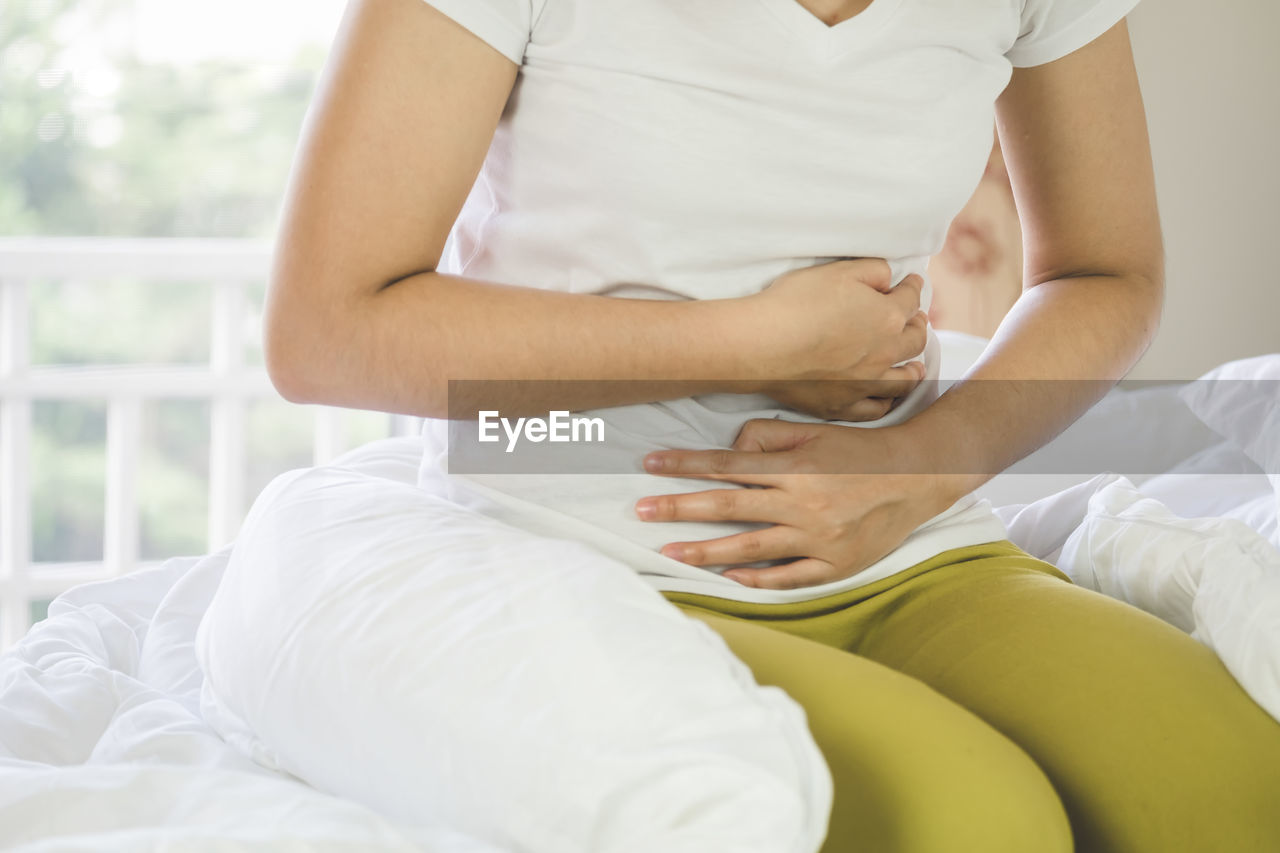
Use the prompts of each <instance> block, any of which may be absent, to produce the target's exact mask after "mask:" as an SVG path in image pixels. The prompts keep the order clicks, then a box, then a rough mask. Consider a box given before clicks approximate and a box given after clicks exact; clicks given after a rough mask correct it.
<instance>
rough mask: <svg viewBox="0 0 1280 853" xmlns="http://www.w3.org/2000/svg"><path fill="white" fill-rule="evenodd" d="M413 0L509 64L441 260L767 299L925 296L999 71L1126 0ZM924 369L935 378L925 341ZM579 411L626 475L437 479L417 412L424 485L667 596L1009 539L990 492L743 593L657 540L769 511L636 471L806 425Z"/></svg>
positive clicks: (696, 534)
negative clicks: (667, 452)
mask: <svg viewBox="0 0 1280 853" xmlns="http://www.w3.org/2000/svg"><path fill="white" fill-rule="evenodd" d="M425 2H429V3H431V5H433V6H434V7H436V8H438V9H439V10H440V11H442V12H444V13H445V14H446V15H448V16H449V17H451V18H452V19H454V20H455V21H457V22H458V23H459V24H461V25H462V26H463V27H465V28H467V29H468V30H470V31H471V32H472V33H474V34H475V35H477V36H478V37H479V38H481V39H483V40H484V41H485V42H487V43H488V44H490V45H491V46H493V47H494V48H495V49H497V50H498V51H500V52H501V53H503V54H504V55H505V56H507V57H508V58H509V59H511V60H512V61H513V62H516V63H519V64H520V66H521V67H520V71H519V74H518V76H517V79H516V83H515V88H514V89H513V91H512V93H511V96H510V99H509V101H508V103H507V106H506V109H505V110H504V112H503V114H502V117H501V119H500V121H499V124H498V127H497V130H496V132H495V135H494V139H493V142H492V145H491V147H490V150H489V153H488V156H487V158H486V160H485V162H484V165H483V167H482V169H481V172H480V175H479V176H478V178H477V180H476V183H475V185H474V187H473V188H472V190H471V193H470V195H469V197H468V198H467V201H466V203H465V205H464V206H463V209H462V211H461V213H460V215H459V217H458V219H457V221H456V223H455V224H454V227H453V229H452V231H451V233H450V235H449V240H448V242H447V243H446V245H445V252H444V257H443V258H442V260H441V264H440V269H441V271H443V272H451V273H456V274H459V275H465V276H468V277H470V278H475V279H480V280H485V281H493V282H503V283H508V284H515V285H523V286H528V287H539V288H545V289H554V290H564V291H572V292H582V293H599V294H609V295H617V296H630V297H647V298H656V299H714V298H725V297H737V296H744V295H747V294H751V293H755V292H758V291H759V290H761V289H763V288H764V287H765V286H767V285H768V284H769V283H770V282H771V281H773V280H774V279H776V278H777V277H778V276H780V275H782V274H783V273H786V272H788V271H790V270H793V269H796V268H799V267H803V266H808V265H811V264H814V263H819V262H822V261H826V260H831V259H835V258H840V257H881V258H886V259H888V260H889V262H890V264H891V266H892V267H893V269H894V281H895V283H896V282H898V281H900V280H901V279H902V278H903V277H905V276H906V275H907V274H908V273H912V272H915V273H919V274H920V275H922V276H925V280H926V286H925V290H924V293H923V295H922V307H923V308H926V309H927V308H928V305H929V301H930V298H931V290H930V288H929V286H928V277H927V275H926V274H925V266H926V264H927V262H928V259H929V257H930V256H931V255H932V254H934V253H936V252H937V251H938V250H939V249H940V248H941V246H942V244H943V241H944V239H945V236H946V233H947V227H948V225H949V224H950V221H951V219H952V218H953V217H954V216H955V215H956V214H957V213H958V212H959V211H960V209H961V207H963V206H964V204H965V202H966V201H967V200H968V198H969V196H970V195H971V194H972V192H973V190H974V189H975V187H976V186H977V183H978V181H979V179H980V177H981V175H982V173H983V170H984V167H985V165H986V162H987V158H988V154H989V152H990V149H991V144H992V132H993V125H994V113H995V107H994V104H995V99H996V97H997V96H998V95H999V94H1000V92H1001V91H1002V90H1003V89H1004V87H1005V86H1006V84H1007V83H1008V81H1009V77H1010V74H1011V71H1012V68H1013V67H1015V66H1018V67H1021V66H1030V65H1037V64H1041V63H1044V62H1048V61H1051V60H1053V59H1056V58H1058V57H1060V56H1064V55H1066V54H1067V53H1070V52H1071V51H1073V50H1075V49H1077V48H1079V47H1081V46H1083V45H1085V44H1087V43H1088V42H1090V41H1092V40H1093V39H1094V38H1096V37H1097V36H1098V35H1100V34H1102V33H1103V32H1105V31H1106V30H1107V29H1109V28H1110V27H1111V26H1112V25H1113V24H1115V23H1116V22H1117V21H1119V20H1120V19H1121V18H1122V17H1124V15H1125V14H1127V13H1128V12H1129V11H1130V9H1131V8H1132V7H1133V6H1135V5H1136V3H1137V0H1056V1H1055V0H1024V2H1020V0H971V2H967V3H955V2H952V1H951V0H873V2H872V3H871V5H870V6H869V7H868V8H867V9H866V10H865V11H863V12H862V13H861V14H859V15H857V16H856V17H854V18H851V19H849V20H847V21H844V22H842V23H839V24H837V25H836V26H834V27H828V26H827V25H826V24H824V23H822V22H821V21H820V20H818V19H817V18H816V17H814V16H813V15H812V14H811V13H809V12H808V11H807V10H806V9H804V8H803V7H802V6H800V5H799V3H797V2H796V0H695V1H694V2H690V0H425ZM582 357H583V358H590V353H587V352H584V353H583V354H582ZM922 360H924V361H925V363H926V367H927V368H928V371H927V376H928V377H929V378H931V379H932V378H936V377H937V375H938V373H937V371H938V362H939V350H938V346H937V340H936V336H934V335H933V334H932V332H931V333H930V340H929V346H928V347H927V348H926V351H925V353H924V354H923V356H922ZM934 389H936V383H932V382H926V383H922V385H921V386H920V387H919V388H918V389H917V391H916V392H915V393H913V394H912V395H911V397H909V398H908V399H907V400H906V401H905V402H904V403H903V404H902V405H900V406H899V407H898V408H897V409H895V411H894V412H893V413H891V414H890V415H889V416H888V417H886V418H883V419H881V420H880V421H872V422H867V423H860V424H853V426H860V427H875V426H883V425H887V424H889V423H894V422H897V421H899V420H902V419H905V418H906V417H908V416H910V415H911V414H914V413H915V412H918V411H919V410H920V409H921V408H922V407H924V406H927V405H928V404H929V403H930V402H931V401H932V398H931V397H930V393H931V392H933V391H934ZM583 414H585V415H593V416H600V417H602V418H603V419H604V420H605V422H606V436H608V440H607V442H606V446H605V447H593V448H591V451H592V453H594V454H595V457H594V458H595V459H596V461H597V463H598V467H597V468H595V469H594V470H601V471H632V472H635V473H632V474H625V475H624V474H615V475H609V474H584V473H574V474H557V475H547V476H535V475H530V474H519V473H511V474H499V473H492V474H484V475H459V474H457V473H455V474H453V475H450V476H448V477H446V476H444V474H443V473H442V472H443V470H444V465H445V462H444V456H445V448H446V433H447V432H448V431H449V429H450V427H448V426H447V425H446V424H445V423H444V422H434V421H429V422H428V424H427V427H426V429H425V430H424V440H425V443H426V445H425V453H424V458H423V465H422V469H421V472H420V477H419V482H420V485H422V486H423V487H424V488H428V489H431V490H435V491H439V492H442V493H447V494H449V495H450V496H451V497H453V498H454V499H455V500H458V501H460V502H463V503H468V504H471V505H473V506H477V507H480V508H482V509H484V510H485V511H486V512H488V513H489V514H491V515H493V516H494V517H498V518H502V519H503V520H505V521H508V522H510V523H512V524H516V525H518V526H523V527H526V528H527V529H531V530H534V531H537V532H542V533H548V534H550V535H556V536H562V537H568V538H576V539H583V540H586V541H590V542H592V543H593V544H595V545H596V546H597V547H600V548H601V549H602V550H604V551H606V552H607V553H610V554H611V555H612V556H615V557H618V558H620V559H623V560H624V561H625V562H627V563H628V564H629V565H632V566H633V567H635V568H636V570H637V571H639V572H640V573H641V574H642V575H643V576H644V577H645V578H646V579H647V580H649V581H650V582H651V583H652V584H653V585H654V586H655V587H656V588H658V589H669V590H684V591H689V592H700V593H705V594H709V595H717V596H721V597H725V598H734V599H739V600H747V601H759V602H781V601H796V600H803V599H808V598H816V597H819V596H822V595H827V594H830V593H832V592H836V591H839V590H843V589H849V588H853V587H856V586H860V585H863V584H866V583H869V582H871V581H873V580H877V579H880V578H883V577H886V576H888V575H890V574H892V573H894V572H896V571H899V570H901V569H903V568H906V567H908V566H910V565H913V564H915V563H917V562H920V561H921V560H924V559H927V558H928V557H930V556H933V555H934V554H937V553H939V552H940V551H943V550H946V549H949V548H955V547H960V546H963V545H972V544H978V543H982V542H990V541H994V540H998V539H1002V538H1005V535H1006V531H1005V529H1004V527H1003V525H1002V524H1001V523H1000V521H999V520H998V519H997V518H996V516H995V515H994V513H992V512H991V508H990V506H989V505H988V504H987V503H986V502H985V501H979V500H977V499H976V498H974V497H972V496H969V497H967V498H965V499H963V500H962V501H960V502H958V503H957V504H956V505H955V506H953V507H951V508H950V509H949V510H947V511H946V512H944V513H943V514H941V515H939V516H937V517H935V518H934V519H931V520H930V521H929V522H928V523H926V524H925V525H922V526H921V527H920V528H919V529H917V530H916V531H915V532H914V533H913V534H912V535H911V537H909V538H908V539H907V541H906V542H905V543H904V544H903V545H902V546H901V547H900V548H898V549H897V550H896V551H894V552H893V553H892V554H890V555H888V556H887V557H885V558H884V559H882V560H880V561H879V562H878V563H876V564H874V565H873V566H871V567H870V568H868V569H866V570H864V571H863V572H861V573H859V574H857V575H855V576H854V577H852V578H848V579H845V580H842V581H838V582H836V583H834V584H824V585H822V586H813V587H805V588H802V589H799V590H758V589H753V588H748V587H744V586H742V585H740V584H737V583H735V582H733V581H731V580H727V579H725V578H722V577H720V576H719V574H718V571H720V570H710V569H705V568H695V567H690V566H687V565H684V564H681V563H677V562H675V561H673V560H668V559H667V558H665V557H662V556H661V555H659V554H657V553H656V551H657V548H658V547H660V546H661V545H662V544H663V543H666V542H671V541H690V540H695V539H705V538H712V537H715V536H721V535H726V534H727V533H729V532H735V531H738V530H743V529H749V528H751V527H756V526H758V525H748V524H718V525H710V524H705V525H704V524H695V523H674V524H646V523H644V522H640V521H638V520H637V519H636V518H635V516H634V512H633V509H632V507H633V505H634V502H635V500H637V499H639V498H640V497H643V496H645V495H654V494H666V493H673V492H676V491H699V490H703V489H707V488H712V487H718V486H717V484H712V483H709V482H706V481H692V480H670V479H661V478H656V477H651V476H649V475H646V474H643V473H641V469H640V467H639V464H640V463H639V460H640V456H641V455H642V454H643V452H645V451H646V450H650V449H657V448H660V447H692V448H699V447H717V446H719V447H724V446H727V445H728V444H730V443H732V441H733V439H734V436H735V435H736V433H737V429H738V428H739V427H740V426H741V424H742V423H743V422H744V421H745V420H747V419H749V418H754V417H785V418H789V419H792V420H813V419H812V418H806V417H804V416H801V415H798V414H797V413H795V412H791V411H788V410H785V409H782V408H780V407H778V406H777V404H776V403H774V402H773V401H772V400H770V399H768V398H765V397H759V396H734V395H709V396H706V397H698V398H690V399H685V400H678V401H671V402H668V403H661V404H650V405H646V406H627V407H619V408H615V409H602V410H597V411H596V412H591V413H583ZM471 428H472V429H474V425H473V426H472V427H471ZM453 429H454V432H455V442H456V440H457V439H458V436H459V434H458V432H457V430H458V429H459V425H457V424H455V425H454V427H453ZM542 449H543V450H546V451H548V452H551V451H552V448H550V447H548V446H545V445H544V446H543V448H542ZM555 450H556V451H557V452H558V451H563V450H564V448H556V449H555ZM610 454H612V456H611V455H610ZM552 456H553V457H555V454H554V453H553V454H552ZM555 458H560V459H563V460H564V462H565V465H566V467H565V468H564V469H563V470H568V471H574V472H581V471H584V470H587V468H585V467H582V460H581V459H579V458H578V457H574V456H568V455H561V456H559V457H555ZM455 461H456V460H455ZM610 466H613V467H610ZM457 467H458V466H456V465H455V468H454V470H455V472H456V471H457Z"/></svg>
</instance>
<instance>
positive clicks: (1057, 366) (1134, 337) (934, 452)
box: [904, 275, 1163, 508]
mask: <svg viewBox="0 0 1280 853" xmlns="http://www.w3.org/2000/svg"><path fill="white" fill-rule="evenodd" d="M1162 299H1163V282H1162V281H1159V280H1155V281H1153V280H1151V279H1149V278H1146V277H1143V276H1138V275H1131V276H1082V277H1078V278H1065V279H1057V280H1054V281H1046V282H1044V283H1042V284H1039V285H1037V286H1035V287H1032V288H1030V289H1028V290H1027V291H1026V292H1024V293H1023V295H1022V297H1021V298H1020V299H1019V300H1018V302H1017V303H1016V304H1015V305H1014V307H1013V308H1012V310H1010V312H1009V314H1008V315H1007V316H1006V318H1005V319H1004V321H1003V322H1002V323H1001V325H1000V327H999V329H998V330H997V331H996V334H995V336H994V338H993V339H992V342H991V344H990V345H989V346H988V347H987V350H986V352H985V353H984V354H983V356H982V358H981V359H980V360H979V361H978V362H977V364H975V365H974V367H973V368H972V369H971V370H970V371H969V372H968V373H967V374H966V375H965V377H964V378H963V379H962V380H961V381H959V382H957V383H956V384H954V385H953V386H952V387H951V388H950V389H949V390H948V391H947V392H946V393H944V394H943V395H942V396H941V397H939V398H938V400H937V401H935V402H934V404H933V405H932V406H930V407H929V408H928V409H926V410H925V411H924V412H922V413H921V414H920V415H918V416H917V417H916V418H914V419H912V420H911V421H910V422H908V423H907V424H904V428H905V429H906V430H908V431H909V432H910V434H911V438H910V445H911V446H913V447H917V448H922V449H924V452H925V453H926V454H927V455H929V456H930V457H931V459H932V460H933V461H932V463H931V464H932V466H933V467H935V468H936V469H937V470H940V471H943V472H946V474H947V476H945V477H944V478H943V479H942V480H941V483H940V490H941V494H940V497H941V499H942V508H945V506H946V505H949V504H950V503H951V502H953V501H954V500H955V499H957V498H959V497H960V496H962V495H964V494H967V493H968V492H970V491H973V490H974V489H976V488H978V487H979V486H981V485H982V484H983V483H985V482H987V481H988V480H990V479H991V478H992V477H993V476H995V475H996V474H998V473H1000V472H1001V471H1002V470H1004V469H1005V468H1007V467H1009V466H1010V465H1012V464H1013V463H1014V462H1017V461H1018V460H1019V459H1021V458H1023V457H1024V456H1026V455H1028V454H1030V453H1032V452H1033V451H1035V450H1037V449H1038V448H1040V447H1042V446H1043V445H1044V444H1046V443H1048V442H1049V441H1050V440H1051V439H1053V438H1054V437H1055V436H1057V435H1058V434H1059V433H1061V432H1062V431H1063V430H1064V429H1066V428H1067V427H1068V426H1069V425H1070V424H1071V423H1072V422H1073V421H1075V420H1076V419H1077V418H1079V417H1080V416H1081V415H1082V414H1083V413H1084V412H1085V411H1087V410H1088V409H1089V407H1090V406H1092V405H1093V404H1094V403H1096V402H1097V401H1098V400H1099V399H1100V398H1101V397H1102V396H1103V395H1105V394H1106V392H1107V391H1108V390H1109V389H1110V388H1111V387H1112V386H1113V385H1114V384H1115V382H1116V381H1118V380H1119V379H1120V378H1121V377H1123V376H1124V375H1125V374H1126V373H1127V372H1128V371H1129V370H1130V369H1131V368H1132V367H1133V365H1134V363H1136V362H1137V360H1138V358H1139V357H1141V355H1142V353H1143V352H1144V351H1145V350H1146V348H1147V347H1148V346H1149V345H1150V343H1151V339H1152V337H1153V336H1154V335H1155V331H1156V327H1157V325H1158V323H1159V317H1160V309H1161V304H1162Z"/></svg>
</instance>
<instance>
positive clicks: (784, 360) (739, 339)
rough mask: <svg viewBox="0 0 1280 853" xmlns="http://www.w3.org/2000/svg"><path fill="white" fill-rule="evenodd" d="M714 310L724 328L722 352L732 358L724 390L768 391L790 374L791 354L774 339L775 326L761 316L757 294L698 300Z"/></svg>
mask: <svg viewBox="0 0 1280 853" xmlns="http://www.w3.org/2000/svg"><path fill="white" fill-rule="evenodd" d="M701 304H702V305H704V306H707V307H708V308H709V309H711V310H712V311H713V312H714V319H713V322H715V323H716V325H717V327H718V328H721V329H723V330H724V338H725V340H726V345H725V351H726V352H727V353H728V355H729V356H730V358H731V359H732V364H731V366H730V370H729V371H728V372H727V373H726V374H725V376H724V377H723V379H724V380H725V381H724V383H723V385H724V390H725V391H729V392H731V393H735V394H768V393H769V392H770V391H771V390H773V389H775V388H776V387H777V386H778V384H779V383H782V382H785V381H787V380H788V379H790V378H791V377H792V376H793V374H794V369H793V365H792V364H791V361H792V357H791V354H790V353H788V352H786V351H785V349H784V347H782V346H781V345H780V343H779V341H778V336H777V328H776V326H775V325H774V324H772V323H771V322H770V321H769V318H768V317H767V316H762V315H763V314H764V312H762V311H761V306H760V304H759V300H758V299H757V294H752V295H749V296H740V297H735V298H731V299H717V300H707V301H705V302H703V303H701Z"/></svg>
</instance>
